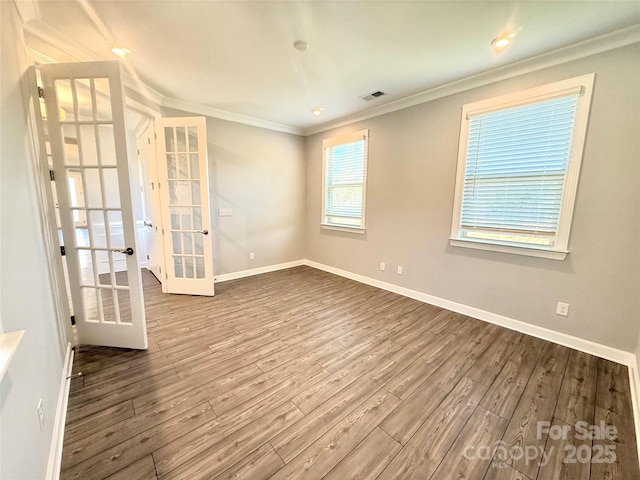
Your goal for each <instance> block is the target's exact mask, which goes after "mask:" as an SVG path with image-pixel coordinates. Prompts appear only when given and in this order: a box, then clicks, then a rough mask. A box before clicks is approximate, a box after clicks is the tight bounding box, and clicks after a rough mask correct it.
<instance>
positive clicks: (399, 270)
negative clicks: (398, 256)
mask: <svg viewBox="0 0 640 480" xmlns="http://www.w3.org/2000/svg"><path fill="white" fill-rule="evenodd" d="M398 275H402V265H398Z"/></svg>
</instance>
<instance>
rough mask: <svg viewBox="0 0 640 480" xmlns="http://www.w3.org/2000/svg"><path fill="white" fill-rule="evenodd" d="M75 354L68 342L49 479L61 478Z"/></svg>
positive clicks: (49, 466)
mask: <svg viewBox="0 0 640 480" xmlns="http://www.w3.org/2000/svg"><path fill="white" fill-rule="evenodd" d="M73 355H74V351H73V349H72V348H71V343H68V344H67V352H66V354H65V360H64V367H63V368H62V378H61V379H60V391H59V392H60V393H59V394H58V404H57V406H56V418H55V420H54V423H53V437H52V439H51V449H50V450H49V463H48V465H47V480H58V479H59V478H60V467H61V465H62V446H63V444H64V427H65V423H66V421H67V403H68V402H69V387H70V386H71V381H70V380H69V376H70V375H71V370H72V368H73Z"/></svg>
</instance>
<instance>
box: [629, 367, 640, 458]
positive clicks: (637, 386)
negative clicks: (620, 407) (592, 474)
mask: <svg viewBox="0 0 640 480" xmlns="http://www.w3.org/2000/svg"><path fill="white" fill-rule="evenodd" d="M634 358H635V359H634V364H633V365H629V366H628V367H629V387H630V388H631V403H632V407H633V421H634V423H635V426H636V447H637V449H638V461H639V462H640V372H638V363H637V360H638V358H637V356H636V355H634Z"/></svg>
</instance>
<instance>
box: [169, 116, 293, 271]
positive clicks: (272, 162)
mask: <svg viewBox="0 0 640 480" xmlns="http://www.w3.org/2000/svg"><path fill="white" fill-rule="evenodd" d="M163 116H165V117H172V116H173V117H176V116H197V115H194V114H187V113H184V112H179V111H175V110H165V111H163ZM207 153H208V157H209V193H210V197H211V228H210V231H211V232H212V235H213V238H212V240H213V256H214V273H215V275H221V274H225V273H230V272H237V271H241V270H247V269H251V268H258V267H263V266H266V265H274V264H278V263H285V262H290V261H294V260H300V259H302V258H304V222H305V218H304V204H305V194H304V189H305V161H304V139H303V138H302V137H299V136H296V135H291V134H288V133H280V132H274V131H271V130H266V129H263V128H257V127H251V126H248V125H242V124H239V123H235V122H229V121H226V120H219V119H215V118H207ZM219 208H231V209H232V211H233V216H231V217H220V216H218V209H219ZM249 252H254V253H255V260H249Z"/></svg>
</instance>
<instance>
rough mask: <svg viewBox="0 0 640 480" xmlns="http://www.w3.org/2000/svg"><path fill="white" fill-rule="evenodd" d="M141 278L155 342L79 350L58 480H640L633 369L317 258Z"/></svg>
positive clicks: (148, 318) (151, 338)
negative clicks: (170, 284)
mask: <svg viewBox="0 0 640 480" xmlns="http://www.w3.org/2000/svg"><path fill="white" fill-rule="evenodd" d="M144 283H145V285H144V290H145V304H146V312H147V322H148V330H149V343H150V347H149V350H148V351H145V352H141V351H133V350H121V349H114V348H101V347H80V348H79V349H78V351H77V354H76V358H75V363H74V372H82V373H83V376H81V377H78V378H74V379H73V380H72V386H71V395H70V399H69V410H68V417H67V425H66V431H65V445H64V452H63V471H62V478H63V479H82V480H90V479H103V478H109V479H126V480H137V479H139V480H149V479H156V478H162V479H189V480H195V479H266V478H273V479H285V478H286V479H292V478H327V479H335V480H344V479H349V478H358V479H379V480H388V479H399V478H402V479H416V480H418V479H420V480H422V479H425V480H426V479H430V478H431V479H458V478H465V479H479V480H480V479H485V480H499V479H502V480H506V479H522V480H536V479H543V480H547V479H563V480H564V479H567V480H568V479H585V480H586V479H593V480H599V479H620V480H629V479H638V478H640V471H639V469H638V458H637V453H636V452H637V450H636V440H635V432H634V425H633V414H632V406H631V395H630V390H629V382H628V376H627V368H626V367H624V366H621V365H617V364H615V363H612V362H609V361H607V360H603V359H599V358H596V357H593V356H591V355H588V354H585V353H581V352H578V351H575V350H571V349H569V348H566V347H562V346H559V345H556V344H553V343H549V342H545V341H543V340H539V339H536V338H533V337H528V336H526V335H522V334H519V333H516V332H513V331H510V330H506V329H503V328H500V327H497V326H494V325H491V324H487V323H484V322H481V321H479V320H475V319H472V318H469V317H465V316H464V315H460V314H457V313H453V312H450V311H446V310H442V309H440V308H437V307H434V306H431V305H427V304H423V303H420V302H418V301H415V300H411V299H408V298H405V297H401V296H399V295H396V294H393V293H389V292H386V291H383V290H379V289H376V288H373V287H369V286H366V285H362V284H359V283H356V282H353V281H350V280H347V279H344V278H341V277H338V276H334V275H331V274H328V273H325V272H322V271H319V270H315V269H312V268H309V267H297V268H292V269H289V270H283V271H279V272H274V273H269V274H265V275H259V276H255V277H251V278H246V279H242V280H235V281H231V282H226V283H222V284H218V285H217V286H216V292H217V293H216V296H215V297H212V298H208V297H192V296H184V295H164V294H162V293H161V291H160V286H159V284H158V283H157V282H156V280H155V278H154V277H153V276H152V275H151V274H150V273H147V272H146V271H145V275H144ZM545 422H546V423H545ZM577 422H584V424H581V423H577ZM601 422H602V423H601ZM592 425H598V426H599V425H603V426H613V427H615V433H611V432H612V431H611V430H610V431H609V432H608V434H609V438H603V436H602V435H587V434H586V433H585V427H591V426H592ZM580 426H582V428H580ZM545 427H548V428H545ZM560 431H562V432H564V434H559V433H558V432H560ZM594 436H595V437H596V438H592V437H594ZM565 459H567V460H568V462H564V461H563V460H565ZM572 460H573V463H570V461H572ZM603 460H613V461H612V462H611V463H603Z"/></svg>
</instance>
